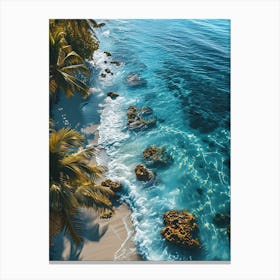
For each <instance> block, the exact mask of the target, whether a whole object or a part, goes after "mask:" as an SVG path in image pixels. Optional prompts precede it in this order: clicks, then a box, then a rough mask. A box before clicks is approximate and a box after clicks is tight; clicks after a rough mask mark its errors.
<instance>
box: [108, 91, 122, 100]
mask: <svg viewBox="0 0 280 280" xmlns="http://www.w3.org/2000/svg"><path fill="white" fill-rule="evenodd" d="M107 96H109V97H111V98H112V99H113V100H114V99H116V98H117V97H118V96H119V95H118V94H117V93H115V92H113V91H110V92H108V93H107Z"/></svg>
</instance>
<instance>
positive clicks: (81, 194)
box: [75, 182, 114, 212]
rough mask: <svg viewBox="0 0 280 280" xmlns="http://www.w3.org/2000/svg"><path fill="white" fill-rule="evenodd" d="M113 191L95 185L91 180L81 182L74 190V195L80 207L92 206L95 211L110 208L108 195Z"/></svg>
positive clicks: (111, 194)
mask: <svg viewBox="0 0 280 280" xmlns="http://www.w3.org/2000/svg"><path fill="white" fill-rule="evenodd" d="M113 195H114V192H113V191H112V190H111V189H110V188H107V187H104V186H99V185H95V184H93V183H92V182H85V183H83V184H81V185H80V186H79V187H78V188H77V190H76V191H75V196H76V198H77V200H78V201H79V203H80V205H81V206H82V207H93V208H95V209H96V210H97V211H101V212H102V211H104V210H106V209H110V210H111V209H112V202H111V200H110V197H111V196H113Z"/></svg>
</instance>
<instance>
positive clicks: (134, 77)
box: [125, 73, 147, 87]
mask: <svg viewBox="0 0 280 280" xmlns="http://www.w3.org/2000/svg"><path fill="white" fill-rule="evenodd" d="M125 80H126V82H127V83H128V84H129V85H130V86H136V87H139V86H144V85H146V84H147V81H146V80H145V79H143V78H141V77H140V76H139V75H138V74H137V73H131V74H129V75H128V76H127V77H126V78H125Z"/></svg>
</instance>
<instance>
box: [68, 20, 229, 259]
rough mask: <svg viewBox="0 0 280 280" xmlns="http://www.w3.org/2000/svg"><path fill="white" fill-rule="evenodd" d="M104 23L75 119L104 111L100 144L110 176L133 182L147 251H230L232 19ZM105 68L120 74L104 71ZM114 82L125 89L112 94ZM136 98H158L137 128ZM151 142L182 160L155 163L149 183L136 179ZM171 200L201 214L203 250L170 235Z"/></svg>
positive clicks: (140, 238) (157, 254)
mask: <svg viewBox="0 0 280 280" xmlns="http://www.w3.org/2000/svg"><path fill="white" fill-rule="evenodd" d="M105 23H106V25H105V26H104V27H102V28H101V29H99V30H97V34H96V35H97V37H98V39H99V40H100V49H99V50H98V51H97V52H96V53H95V55H94V60H93V61H91V62H90V64H91V65H92V66H94V69H93V72H92V80H91V86H92V87H93V92H94V94H93V95H92V97H91V98H90V99H89V100H88V102H86V103H85V104H84V106H83V107H82V108H81V112H80V113H79V114H81V116H79V118H80V119H82V121H81V122H80V123H78V124H76V126H77V127H79V125H80V126H83V125H84V126H85V125H88V124H90V123H91V122H95V123H96V122H98V121H99V119H98V118H99V117H98V115H96V114H94V113H93V112H96V111H97V110H98V111H99V112H100V113H101V115H100V127H99V134H100V138H99V144H101V145H102V146H103V147H104V149H105V151H106V155H107V156H106V164H108V166H109V173H108V177H110V178H111V179H114V180H118V181H121V182H122V183H123V185H124V189H125V190H124V193H123V199H124V200H125V201H126V202H127V203H128V204H129V206H130V207H131V209H132V211H133V214H132V219H133V223H134V226H135V229H136V235H135V242H136V245H137V248H138V250H139V252H140V253H141V254H142V255H143V256H144V258H145V259H147V260H157V261H159V260H230V240H229V238H228V234H227V229H226V228H224V227H218V226H217V225H215V223H213V219H214V217H215V215H216V214H217V213H222V214H230V21H229V20H108V21H105ZM103 51H108V52H110V53H111V54H112V56H111V57H107V56H106V54H104V53H103ZM111 61H120V62H121V65H120V66H116V65H114V64H111V63H110V62H111ZM106 68H109V69H110V71H111V72H113V75H112V74H110V73H109V74H106V77H104V78H102V77H101V76H100V74H101V73H106V72H104V71H105V69H106ZM131 73H136V74H137V75H138V76H139V77H140V79H141V83H140V84H139V85H131V84H129V83H128V82H127V81H126V77H127V76H128V75H130V74H131ZM109 91H114V92H116V93H118V94H119V95H120V96H119V97H118V98H116V99H115V100H112V99H111V98H109V97H107V96H106V95H107V92H109ZM99 103H100V104H99ZM130 105H133V106H137V107H144V106H149V107H151V108H152V109H153V111H154V115H155V117H156V118H157V123H156V126H154V127H152V128H150V129H146V130H140V131H137V132H136V131H130V130H128V129H127V127H126V124H127V117H126V109H127V107H128V106H130ZM64 110H65V109H64ZM69 116H70V114H69ZM69 118H70V117H69ZM72 118H73V117H72ZM65 120H66V118H65ZM66 121H67V122H68V121H69V122H70V123H73V120H71V119H69V120H66ZM72 126H74V125H73V124H72ZM74 127H75V126H74ZM152 144H153V145H158V146H164V147H165V149H166V151H167V152H168V153H169V154H170V155H171V156H172V158H173V161H172V163H171V164H170V165H169V166H168V167H165V168H154V169H153V171H154V172H156V181H155V182H154V184H153V185H151V186H145V185H143V183H141V182H139V181H137V180H136V178H135V173H134V168H135V166H136V165H137V164H138V163H143V155H142V153H143V150H144V149H145V148H147V147H148V146H149V145H152ZM98 161H99V162H100V163H104V161H105V158H104V157H103V158H102V157H100V158H99V159H98ZM171 209H177V210H182V209H188V210H189V211H191V212H192V213H193V214H194V215H195V216H196V218H197V221H198V225H199V238H200V240H201V242H202V244H203V250H202V252H201V253H200V254H198V255H193V254H192V253H191V252H188V251H186V250H181V249H179V248H176V247H174V246H170V244H168V243H167V242H166V241H165V240H164V239H163V238H162V237H161V235H160V231H161V229H162V228H163V226H164V225H163V220H162V215H163V213H164V212H165V211H168V210H171Z"/></svg>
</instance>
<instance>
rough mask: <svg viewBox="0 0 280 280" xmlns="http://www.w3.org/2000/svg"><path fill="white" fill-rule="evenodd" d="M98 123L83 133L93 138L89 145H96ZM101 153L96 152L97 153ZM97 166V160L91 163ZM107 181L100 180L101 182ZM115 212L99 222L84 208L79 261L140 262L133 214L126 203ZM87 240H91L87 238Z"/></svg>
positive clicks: (98, 181)
mask: <svg viewBox="0 0 280 280" xmlns="http://www.w3.org/2000/svg"><path fill="white" fill-rule="evenodd" d="M98 127H99V124H92V125H90V126H88V127H86V128H84V129H83V130H82V132H83V133H84V134H87V135H93V134H94V139H93V140H88V144H91V145H94V146H97V145H98V138H99V131H98ZM98 152H100V150H99V151H98V149H97V153H98ZM90 163H91V164H97V163H96V159H95V157H94V158H93V159H92V161H91V162H90ZM105 179H106V178H100V179H98V180H97V182H96V183H99V184H100V183H101V182H102V181H103V180H105ZM114 210H115V213H114V214H113V216H112V217H111V218H110V219H100V218H99V217H98V216H97V215H96V213H95V211H94V210H92V209H83V210H82V212H81V218H82V219H83V220H84V225H85V227H83V233H84V234H83V235H84V240H85V242H84V246H83V248H82V250H81V252H80V254H79V260H86V261H114V260H115V261H139V260H142V258H141V256H140V255H139V254H138V253H137V249H136V246H135V244H134V241H133V239H134V234H135V230H134V227H133V224H132V221H131V217H130V215H131V211H130V209H129V208H128V206H127V205H126V204H124V203H123V204H121V205H120V206H118V207H115V208H114ZM86 237H88V238H86Z"/></svg>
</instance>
